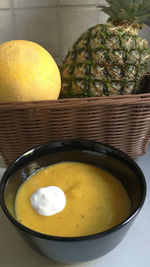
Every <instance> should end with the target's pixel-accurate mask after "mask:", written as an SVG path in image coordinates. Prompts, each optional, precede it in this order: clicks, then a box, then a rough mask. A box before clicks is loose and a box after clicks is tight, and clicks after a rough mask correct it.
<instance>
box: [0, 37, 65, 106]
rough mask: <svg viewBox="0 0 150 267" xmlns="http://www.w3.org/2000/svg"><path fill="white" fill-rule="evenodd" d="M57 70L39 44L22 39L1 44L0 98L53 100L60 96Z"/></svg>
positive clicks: (3, 99) (9, 99)
mask: <svg viewBox="0 0 150 267" xmlns="http://www.w3.org/2000/svg"><path fill="white" fill-rule="evenodd" d="M60 87H61V78H60V72H59V69H58V67H57V64H56V62H55V61H54V59H53V57H52V56H51V55H50V53H48V52H47V51H46V50H45V49H44V48H43V47H42V46H40V45H39V44H37V43H34V42H30V41H25V40H13V41H8V42H5V43H2V44H0V101H1V102H9V101H11V102H12V101H37V100H52V99H53V100H54V99H57V98H58V97H59V93H60Z"/></svg>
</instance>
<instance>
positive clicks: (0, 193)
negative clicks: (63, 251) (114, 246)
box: [0, 139, 147, 242]
mask: <svg viewBox="0 0 150 267" xmlns="http://www.w3.org/2000/svg"><path fill="white" fill-rule="evenodd" d="M62 142H63V144H64V145H66V144H72V143H74V142H75V143H76V144H77V143H78V144H87V143H88V144H91V145H97V146H99V148H100V147H101V148H102V150H103V149H104V150H105V149H108V150H109V151H113V152H114V155H115V158H116V159H117V158H118V155H119V159H122V162H124V163H126V164H127V163H128V164H129V167H132V168H133V169H134V170H136V172H138V179H140V181H141V185H142V188H141V192H142V196H141V199H140V201H139V204H138V206H137V208H136V209H135V210H134V211H133V212H132V213H131V214H130V215H129V216H128V217H127V218H126V219H125V220H123V221H122V222H121V223H119V224H117V225H116V226H114V227H111V228H109V229H107V230H105V231H102V232H98V233H96V234H91V235H85V236H75V237H64V236H53V235H48V234H44V233H40V232H37V231H35V230H32V229H30V228H28V227H26V226H25V225H23V224H21V223H20V222H19V221H17V220H16V219H15V218H14V217H13V216H12V215H11V214H10V212H9V211H8V209H7V207H6V205H5V201H4V188H5V185H6V183H7V181H8V180H9V175H10V173H11V172H12V170H13V169H14V167H15V168H16V169H17V167H18V166H19V163H20V162H22V161H24V159H25V160H26V159H27V160H28V161H29V160H30V158H31V159H33V158H34V154H35V155H36V154H37V151H40V150H43V149H45V148H48V149H50V147H51V146H52V147H53V145H55V144H61V143H62ZM96 152H99V151H96ZM32 157H33V158H32ZM120 157H121V158H120ZM35 158H36V157H35ZM14 172H15V171H14ZM146 193H147V185H146V180H145V176H144V174H143V172H142V170H141V168H140V167H139V165H138V164H137V163H136V162H135V161H134V159H132V158H131V157H130V156H128V155H127V154H126V153H124V152H122V151H121V150H119V149H117V148H116V147H113V146H111V145H108V144H105V143H103V142H97V141H93V140H86V139H67V140H59V141H51V142H47V143H44V144H42V145H39V146H35V147H33V148H32V149H29V150H27V151H26V152H24V153H23V154H21V155H20V156H18V157H17V158H16V159H15V160H14V161H13V162H12V163H11V164H10V165H9V166H8V167H7V169H6V170H5V172H4V173H3V175H2V178H1V180H0V205H1V207H2V210H3V212H4V214H5V215H6V217H7V218H8V219H9V221H11V222H12V223H13V225H14V226H16V227H17V228H18V229H19V230H22V231H23V232H25V233H27V234H30V235H33V236H35V237H38V238H42V239H47V240H54V241H64V242H65V241H67V242H68V241H84V240H87V239H88V240H90V239H97V238H100V237H104V236H106V235H109V234H111V233H113V232H115V231H117V230H118V229H120V228H122V227H123V226H125V225H126V224H128V223H129V222H130V221H132V220H133V218H134V217H135V216H136V215H137V214H138V213H139V212H140V210H141V208H142V206H143V204H144V202H145V198H146Z"/></svg>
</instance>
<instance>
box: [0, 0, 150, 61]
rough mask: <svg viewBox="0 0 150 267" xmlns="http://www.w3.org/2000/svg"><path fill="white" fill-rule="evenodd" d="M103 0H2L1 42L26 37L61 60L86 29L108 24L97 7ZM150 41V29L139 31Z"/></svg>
mask: <svg viewBox="0 0 150 267" xmlns="http://www.w3.org/2000/svg"><path fill="white" fill-rule="evenodd" d="M104 2H105V1H104V0H0V43H1V42H4V41H8V40H14V39H25V40H30V41H34V42H37V43H39V44H40V45H42V46H43V47H44V48H46V49H47V50H48V51H49V52H50V53H51V54H52V56H53V57H54V58H55V60H56V62H57V63H58V64H60V63H61V61H62V59H63V57H64V56H65V55H66V53H67V50H68V48H69V47H71V46H72V44H73V42H74V41H75V40H76V39H77V37H78V36H79V35H80V34H81V33H82V32H83V31H84V30H86V29H87V28H89V27H91V26H92V25H94V24H97V23H105V22H106V20H107V16H106V15H105V14H103V13H102V12H100V11H99V9H98V8H96V6H97V5H98V4H99V3H104ZM140 35H142V36H143V37H145V38H147V39H148V40H149V42H150V29H149V28H148V27H145V29H144V30H142V32H141V33H140Z"/></svg>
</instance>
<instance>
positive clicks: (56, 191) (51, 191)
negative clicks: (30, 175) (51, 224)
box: [30, 186, 66, 216]
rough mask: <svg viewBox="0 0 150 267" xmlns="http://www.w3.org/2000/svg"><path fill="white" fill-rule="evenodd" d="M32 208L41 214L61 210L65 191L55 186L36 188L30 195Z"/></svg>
mask: <svg viewBox="0 0 150 267" xmlns="http://www.w3.org/2000/svg"><path fill="white" fill-rule="evenodd" d="M30 202H31V205H32V207H33V208H34V210H35V211H36V212H37V213H38V214H40V215H43V216H51V215H54V214H56V213H58V212H61V211H62V210H63V209H64V208H65V206H66V196H65V193H64V192H63V191H62V190H61V189H60V188H59V187H57V186H47V187H41V188H39V189H37V190H36V191H35V192H34V193H33V194H32V195H31V197H30Z"/></svg>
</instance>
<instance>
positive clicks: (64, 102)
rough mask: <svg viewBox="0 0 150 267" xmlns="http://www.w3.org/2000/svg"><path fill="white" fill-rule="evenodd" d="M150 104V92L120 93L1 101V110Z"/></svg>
mask: <svg viewBox="0 0 150 267" xmlns="http://www.w3.org/2000/svg"><path fill="white" fill-rule="evenodd" d="M144 103H145V104H149V103H150V93H144V94H137V95H120V96H112V97H109V96H108V97H87V98H64V99H57V100H42V101H23V102H0V110H10V109H12V110H13V109H28V108H58V109H59V108H62V106H63V108H65V107H68V106H71V107H81V106H82V107H84V106H93V105H121V104H127V105H133V104H144Z"/></svg>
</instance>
